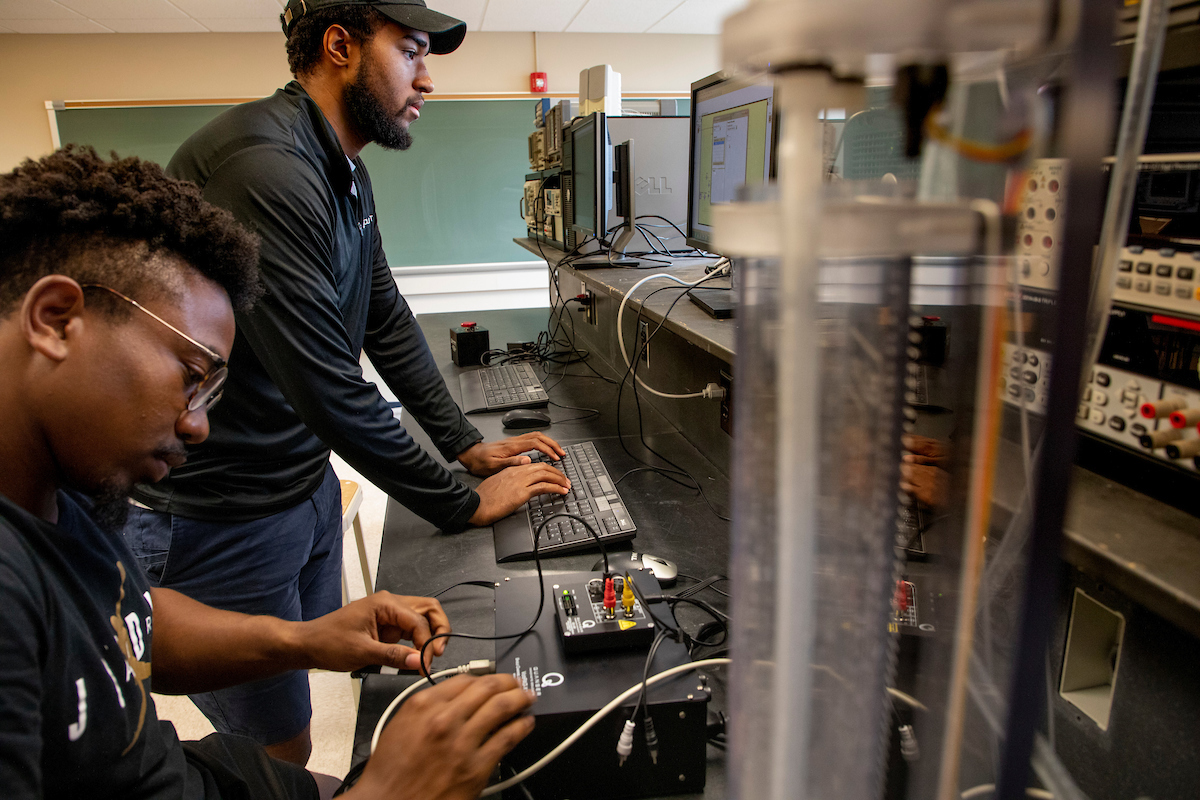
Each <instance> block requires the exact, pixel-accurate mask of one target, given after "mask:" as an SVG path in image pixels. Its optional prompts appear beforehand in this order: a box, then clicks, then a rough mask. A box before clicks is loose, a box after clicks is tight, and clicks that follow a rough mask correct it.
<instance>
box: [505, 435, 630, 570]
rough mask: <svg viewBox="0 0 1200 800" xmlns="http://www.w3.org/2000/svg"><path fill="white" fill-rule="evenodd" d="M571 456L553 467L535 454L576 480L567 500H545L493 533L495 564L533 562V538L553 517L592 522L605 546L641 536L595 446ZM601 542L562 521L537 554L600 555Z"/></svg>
mask: <svg viewBox="0 0 1200 800" xmlns="http://www.w3.org/2000/svg"><path fill="white" fill-rule="evenodd" d="M563 449H564V450H566V451H567V454H566V456H565V457H563V459H562V460H561V461H554V460H552V459H551V458H550V457H549V456H546V455H543V454H542V453H537V452H534V453H530V454H529V455H530V457H531V458H533V460H534V461H544V462H546V463H548V464H550V465H551V466H553V467H555V468H557V469H558V470H560V471H561V472H562V473H564V474H565V475H566V476H567V477H568V478H570V479H571V491H570V492H569V493H568V494H543V495H538V496H537V497H535V498H533V499H532V500H530V501H529V502H528V503H526V504H525V505H523V506H521V507H520V508H519V509H517V511H516V512H515V513H514V514H512V515H511V516H508V517H505V518H504V519H502V520H500V521H499V522H497V523H496V524H495V525H494V526H493V528H492V532H493V536H494V537H495V543H496V562H497V563H504V562H506V561H520V560H523V559H529V558H533V532H534V531H535V530H537V526H538V525H541V524H542V522H543V521H545V520H547V519H549V518H550V517H551V516H553V515H554V514H561V513H567V514H575V515H577V516H580V517H583V518H584V519H586V520H587V521H588V523H589V524H590V525H591V526H592V528H593V529H594V530H595V531H596V533H597V534H599V536H600V541H601V542H603V543H604V544H605V545H608V544H610V543H616V542H623V541H626V540H628V539H632V538H633V537H634V534H636V533H637V528H636V527H634V525H633V520H631V519H630V518H629V512H628V511H627V510H626V508H625V503H624V502H622V500H621V496H620V495H619V494H618V493H617V487H616V486H614V485H613V482H612V477H611V476H610V475H609V474H608V469H607V468H606V467H605V466H604V462H603V461H601V460H600V456H599V454H598V453H597V452H596V445H595V444H593V443H592V442H580V443H579V444H570V445H567V446H566V447H564V448H563ZM596 549H598V547H597V546H596V540H595V538H593V537H592V535H591V533H589V532H588V529H587V528H586V527H585V526H584V525H583V523H582V522H580V521H579V520H575V519H571V518H569V517H559V518H558V519H554V520H551V521H550V522H549V523H547V525H546V527H545V528H543V529H542V536H541V539H540V541H539V542H538V554H539V555H542V554H550V553H570V552H575V551H579V550H596Z"/></svg>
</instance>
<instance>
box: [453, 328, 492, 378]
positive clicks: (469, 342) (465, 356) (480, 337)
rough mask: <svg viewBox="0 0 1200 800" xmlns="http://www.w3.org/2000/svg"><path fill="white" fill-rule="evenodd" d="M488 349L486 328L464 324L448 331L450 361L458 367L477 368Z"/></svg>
mask: <svg viewBox="0 0 1200 800" xmlns="http://www.w3.org/2000/svg"><path fill="white" fill-rule="evenodd" d="M488 349H489V344H488V332H487V328H481V327H479V326H478V325H476V324H475V323H474V322H464V323H463V324H462V325H459V326H458V327H457V328H451V329H450V360H451V361H453V362H454V363H455V364H456V365H458V366H460V367H478V366H480V365H481V364H483V354H484V353H486V352H487V351H488Z"/></svg>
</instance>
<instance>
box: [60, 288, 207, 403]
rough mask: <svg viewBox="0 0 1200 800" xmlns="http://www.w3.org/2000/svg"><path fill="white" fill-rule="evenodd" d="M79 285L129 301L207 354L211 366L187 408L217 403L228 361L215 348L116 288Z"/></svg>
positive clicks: (198, 384) (197, 384) (190, 397)
mask: <svg viewBox="0 0 1200 800" xmlns="http://www.w3.org/2000/svg"><path fill="white" fill-rule="evenodd" d="M80 287H81V288H83V289H103V290H104V291H106V292H109V293H110V294H113V295H116V296H117V297H119V298H121V299H122V300H124V301H125V302H126V303H129V304H130V305H131V306H133V307H134V308H136V309H137V310H138V311H141V312H143V313H145V314H147V315H148V316H150V318H152V319H153V320H155V321H156V322H159V323H161V324H162V325H165V326H167V327H168V328H170V329H171V330H172V331H174V332H175V333H177V334H179V335H180V336H182V337H183V338H184V339H187V340H188V342H190V343H191V344H193V345H195V346H196V347H197V348H199V349H200V351H201V352H203V353H204V354H205V355H206V356H208V358H209V360H211V361H212V366H210V367H209V368H208V372H206V373H204V375H202V376H201V377H200V380H199V381H197V382H196V388H194V389H193V390H192V393H191V395H190V396H189V397H188V404H187V410H188V411H199V410H200V409H204V410H205V411H208V410H209V409H211V408H212V407H213V406H215V405H216V404H217V401H218V400H220V399H221V387H222V386H224V385H225V379H226V378H227V377H229V368H228V367H227V366H226V364H227V363H228V362H226V361H225V359H223V358H221V354H220V353H218V352H217V351H216V350H213V349H212V348H211V347H208V346H206V345H203V344H200V342H197V341H196V340H195V339H193V338H192V337H190V336H188V335H187V334H186V333H184V332H183V331H181V330H179V328H176V327H175V326H174V325H172V324H171V323H169V322H167V321H166V320H165V319H163V318H162V317H160V316H159V315H158V314H155V313H154V312H153V311H151V310H150V309H148V308H146V307H145V306H143V305H142V304H141V303H139V302H138V301H137V300H134V299H133V298H132V297H126V296H125V295H123V294H121V293H120V292H118V291H117V290H116V289H111V288H109V287H107V286H104V285H103V284H99V283H83V284H80Z"/></svg>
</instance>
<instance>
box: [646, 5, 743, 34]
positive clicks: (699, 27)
mask: <svg viewBox="0 0 1200 800" xmlns="http://www.w3.org/2000/svg"><path fill="white" fill-rule="evenodd" d="M747 5H748V0H687V2H685V3H684V4H683V5H681V6H680V7H679V8H677V9H675V10H674V11H672V12H671V13H670V14H668V15H667V16H666V17H664V18H663V19H662V20H661V21H659V22H658V24H656V25H655V26H654V27H652V28H650V29H649V30H648V31H646V33H712V34H717V33H720V32H721V25H722V23H723V22H724V21H725V18H726V17H728V16H729V15H730V14H732V13H734V12H735V11H739V10H741V9H743V8H745V7H746V6H747Z"/></svg>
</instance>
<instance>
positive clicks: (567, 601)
mask: <svg viewBox="0 0 1200 800" xmlns="http://www.w3.org/2000/svg"><path fill="white" fill-rule="evenodd" d="M630 578H632V579H633V580H636V581H638V590H639V591H640V592H641V593H642V595H643V596H648V597H657V596H658V593H659V591H660V590H659V588H658V582H657V581H656V580H655V579H654V577H653V576H652V575H651V574H648V573H646V572H643V571H641V570H630V571H629V572H628V573H626V574H625V575H618V576H615V577H614V576H611V575H610V576H608V577H605V575H604V573H603V572H597V573H593V574H592V577H590V578H589V579H588V580H586V581H583V582H579V583H570V582H567V581H564V580H562V579H558V580H557V581H556V583H555V584H554V599H555V606H554V611H555V615H556V618H557V620H558V632H559V635H560V636H562V640H563V652H565V653H568V654H574V653H588V652H593V651H596V650H619V649H622V648H629V647H637V648H642V649H643V650H645V649H647V648H649V647H650V643H651V642H652V641H653V640H654V633H655V627H654V621H653V620H652V619H651V618H650V615H649V614H647V613H646V611H645V609H643V608H642V606H641V603H639V602H638V601H637V598H636V596H635V595H634V592H633V585H632V584H631V583H630V582H629V579H630ZM618 585H619V588H618ZM618 596H619V597H620V606H621V610H620V611H618V610H617V606H618V600H617V598H618Z"/></svg>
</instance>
